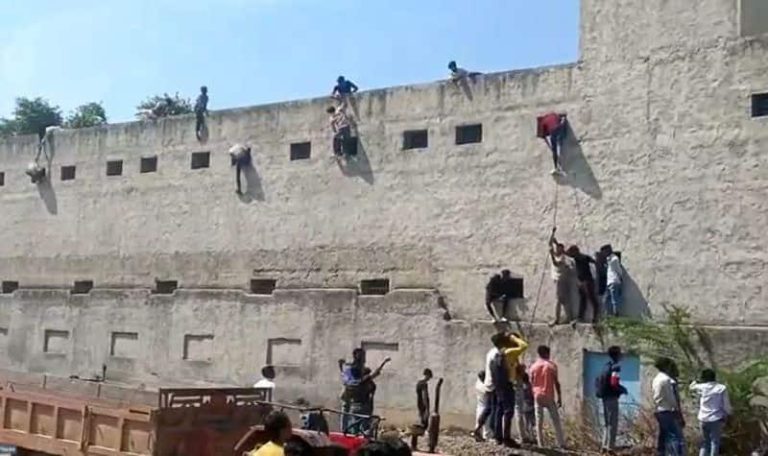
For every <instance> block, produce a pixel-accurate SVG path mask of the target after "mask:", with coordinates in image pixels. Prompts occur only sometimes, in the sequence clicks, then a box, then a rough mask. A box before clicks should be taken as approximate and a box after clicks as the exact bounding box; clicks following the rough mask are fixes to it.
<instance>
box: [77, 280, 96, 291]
mask: <svg viewBox="0 0 768 456" xmlns="http://www.w3.org/2000/svg"><path fill="white" fill-rule="evenodd" d="M92 289H93V280H78V281H76V282H75V285H74V286H73V287H72V294H88V293H90V292H91V290H92Z"/></svg>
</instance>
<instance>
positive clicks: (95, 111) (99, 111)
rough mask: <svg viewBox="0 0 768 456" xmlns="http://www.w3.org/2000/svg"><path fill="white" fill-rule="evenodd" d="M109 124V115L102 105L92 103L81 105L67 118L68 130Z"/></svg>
mask: <svg viewBox="0 0 768 456" xmlns="http://www.w3.org/2000/svg"><path fill="white" fill-rule="evenodd" d="M105 123H107V113H106V112H105V111H104V106H102V105H101V103H96V102H91V103H86V104H84V105H80V106H78V107H77V108H75V110H74V111H73V112H72V113H71V114H70V115H69V116H68V117H67V121H66V122H64V126H65V127H66V128H87V127H95V126H98V125H104V124H105Z"/></svg>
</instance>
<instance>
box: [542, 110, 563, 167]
mask: <svg viewBox="0 0 768 456" xmlns="http://www.w3.org/2000/svg"><path fill="white" fill-rule="evenodd" d="M536 121H537V122H536V123H537V133H536V136H538V137H539V138H542V139H543V140H544V142H545V143H547V145H548V146H549V148H550V150H551V151H552V162H553V163H554V165H555V167H554V168H553V169H552V174H558V175H561V174H563V168H562V166H561V155H562V152H563V141H565V136H566V135H567V134H568V120H567V118H566V115H565V114H558V113H556V112H550V113H547V114H544V115H543V116H540V117H539V118H537V119H536Z"/></svg>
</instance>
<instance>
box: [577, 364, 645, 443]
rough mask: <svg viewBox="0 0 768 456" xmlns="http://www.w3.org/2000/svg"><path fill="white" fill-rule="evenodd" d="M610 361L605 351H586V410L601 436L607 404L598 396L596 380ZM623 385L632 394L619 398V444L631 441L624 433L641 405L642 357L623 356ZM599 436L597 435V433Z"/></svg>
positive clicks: (584, 377)
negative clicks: (604, 404) (605, 405)
mask: <svg viewBox="0 0 768 456" xmlns="http://www.w3.org/2000/svg"><path fill="white" fill-rule="evenodd" d="M607 363H608V355H607V354H605V353H602V352H591V351H587V350H585V351H584V364H583V366H584V372H583V377H582V381H583V385H584V396H583V397H584V411H585V413H586V417H587V419H588V420H590V422H591V423H592V424H593V427H594V429H596V431H597V432H598V435H600V433H601V432H602V426H603V407H602V404H601V403H600V399H598V398H597V397H596V396H595V380H596V379H597V377H598V376H599V375H600V374H601V373H602V372H603V369H605V365H606V364H607ZM620 365H621V384H622V385H624V387H625V388H626V389H627V391H628V393H629V394H627V395H625V396H621V399H620V400H619V417H620V418H619V437H618V442H617V443H618V444H619V445H622V444H628V442H624V441H623V439H622V436H624V435H627V433H626V432H623V430H625V429H626V428H627V426H628V425H629V423H630V422H632V420H633V419H634V417H635V416H636V414H637V411H638V408H639V407H640V404H641V403H642V401H641V396H640V391H641V388H640V386H641V385H640V358H638V357H637V356H634V355H624V356H623V357H622V359H621V363H620ZM596 437H597V436H596Z"/></svg>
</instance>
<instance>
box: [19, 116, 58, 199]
mask: <svg viewBox="0 0 768 456" xmlns="http://www.w3.org/2000/svg"><path fill="white" fill-rule="evenodd" d="M58 130H61V127H59V126H58V125H49V126H47V127H45V129H43V130H41V131H39V132H38V136H39V138H40V142H39V143H38V145H37V154H36V155H35V159H34V160H33V161H32V162H31V163H30V164H29V165H28V166H27V171H26V174H27V175H28V176H29V177H30V179H31V180H32V183H33V184H37V183H40V182H42V181H43V179H45V176H46V167H45V166H42V165H41V164H40V158H41V157H42V156H45V163H46V165H47V167H48V169H49V170H50V168H51V164H52V163H53V154H54V136H55V133H56V131H58Z"/></svg>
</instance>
